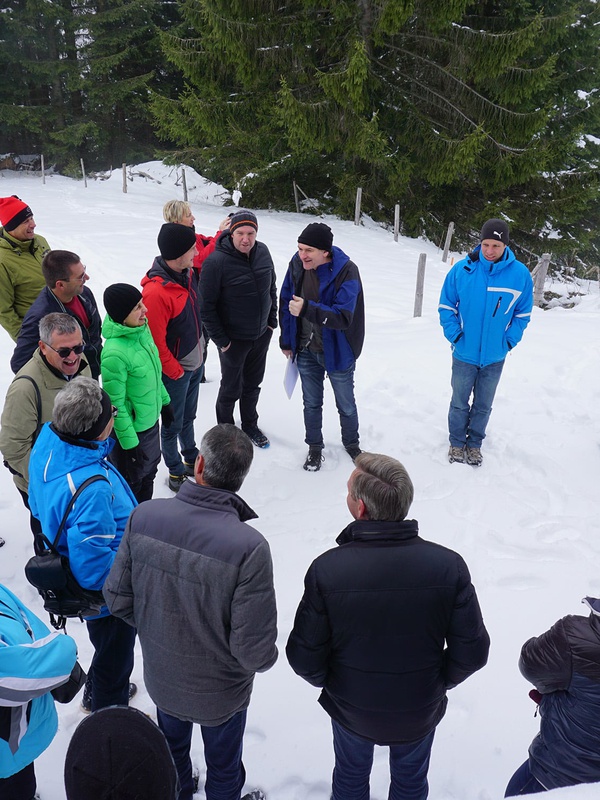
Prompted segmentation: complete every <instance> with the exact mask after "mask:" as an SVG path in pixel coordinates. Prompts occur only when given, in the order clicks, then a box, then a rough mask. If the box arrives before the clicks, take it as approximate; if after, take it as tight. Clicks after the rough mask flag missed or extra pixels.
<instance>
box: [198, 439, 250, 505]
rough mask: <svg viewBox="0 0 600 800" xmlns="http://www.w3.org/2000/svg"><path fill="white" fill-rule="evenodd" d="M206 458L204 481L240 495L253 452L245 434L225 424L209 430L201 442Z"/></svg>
mask: <svg viewBox="0 0 600 800" xmlns="http://www.w3.org/2000/svg"><path fill="white" fill-rule="evenodd" d="M200 455H201V456H202V457H203V458H204V472H203V474H202V477H203V479H204V480H205V481H206V483H207V484H208V485H209V486H212V487H214V488H215V489H227V490H228V491H230V492H237V491H238V490H239V488H240V487H241V485H242V483H243V482H244V478H245V477H246V475H247V474H248V471H249V469H250V465H251V464H252V459H253V457H254V449H253V447H252V442H251V441H250V439H249V438H248V436H246V434H245V433H244V432H243V431H241V430H240V429H239V428H236V426H235V425H230V424H229V423H224V424H221V425H215V427H214V428H211V429H210V430H209V431H206V433H205V434H204V436H203V437H202V441H201V442H200Z"/></svg>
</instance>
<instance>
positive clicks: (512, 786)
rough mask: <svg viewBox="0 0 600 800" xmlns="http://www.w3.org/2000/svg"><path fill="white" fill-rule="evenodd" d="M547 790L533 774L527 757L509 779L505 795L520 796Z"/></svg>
mask: <svg viewBox="0 0 600 800" xmlns="http://www.w3.org/2000/svg"><path fill="white" fill-rule="evenodd" d="M545 791H546V789H545V788H544V787H543V786H542V784H541V783H540V782H539V781H538V780H537V779H536V778H534V777H533V775H532V774H531V770H530V769H529V759H527V761H525V763H524V764H521V766H520V767H519V769H518V770H517V771H516V772H515V774H514V775H513V776H512V778H511V779H510V780H509V782H508V786H507V787H506V792H505V793H504V797H519V796H520V795H523V794H538V793H539V792H545Z"/></svg>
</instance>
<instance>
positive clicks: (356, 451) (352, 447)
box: [344, 444, 362, 461]
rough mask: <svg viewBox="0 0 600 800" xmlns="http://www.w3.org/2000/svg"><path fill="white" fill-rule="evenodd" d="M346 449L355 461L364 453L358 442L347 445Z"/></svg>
mask: <svg viewBox="0 0 600 800" xmlns="http://www.w3.org/2000/svg"><path fill="white" fill-rule="evenodd" d="M344 449H345V451H346V452H347V453H348V455H349V456H350V458H351V459H352V461H354V460H355V459H356V457H357V456H359V455H360V454H361V453H362V450H361V449H360V447H359V446H358V445H357V444H349V445H348V447H345V448H344Z"/></svg>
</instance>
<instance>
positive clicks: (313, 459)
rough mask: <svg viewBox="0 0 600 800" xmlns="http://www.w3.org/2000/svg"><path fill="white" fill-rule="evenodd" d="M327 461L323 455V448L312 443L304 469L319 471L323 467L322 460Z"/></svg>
mask: <svg viewBox="0 0 600 800" xmlns="http://www.w3.org/2000/svg"><path fill="white" fill-rule="evenodd" d="M323 461H325V458H324V457H323V448H322V447H317V446H316V445H311V446H310V447H309V448H308V455H307V456H306V461H305V462H304V465H303V469H305V470H306V471H307V472H318V471H319V470H320V469H321V462H323Z"/></svg>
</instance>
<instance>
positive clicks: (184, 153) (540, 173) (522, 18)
mask: <svg viewBox="0 0 600 800" xmlns="http://www.w3.org/2000/svg"><path fill="white" fill-rule="evenodd" d="M0 2H1V6H0V8H1V10H2V13H0V40H1V42H2V46H1V47H0V67H1V69H2V72H3V75H4V78H3V81H2V82H1V83H0V114H1V119H2V126H1V127H0V152H4V153H7V152H14V153H36V152H43V153H44V154H45V157H46V163H47V164H48V163H52V164H54V165H56V168H57V169H59V170H61V171H63V172H66V173H68V174H75V172H76V170H77V169H78V165H79V159H80V158H83V159H84V160H85V162H86V166H88V168H90V169H108V168H109V167H111V166H112V167H117V166H119V165H120V164H121V163H122V162H127V163H130V164H131V163H135V162H136V161H138V162H139V161H140V160H147V159H148V158H154V157H159V158H165V159H166V160H171V161H172V162H173V163H180V162H183V163H187V164H190V165H191V166H193V167H194V168H196V169H197V170H198V171H199V172H200V173H202V174H204V175H206V176H207V177H208V178H211V179H212V180H215V181H218V182H219V183H222V184H224V185H225V186H227V187H228V188H230V189H231V190H233V189H240V190H241V191H242V195H243V202H244V205H247V206H250V207H257V208H260V207H273V208H281V209H290V210H291V209H293V208H294V207H295V206H294V195H293V190H292V186H293V182H294V181H295V182H296V183H297V184H298V185H299V186H300V187H301V189H302V190H303V192H305V193H306V194H307V195H308V196H309V197H310V198H312V199H313V200H314V203H315V204H316V205H318V208H319V210H321V211H328V212H333V213H336V214H339V215H341V216H343V217H346V218H349V217H351V216H352V215H353V213H354V198H355V193H356V189H357V187H359V186H360V187H362V208H363V211H364V212H366V213H367V214H369V215H370V216H371V217H373V218H374V219H376V220H382V221H386V222H388V223H389V222H390V221H391V220H392V219H393V211H394V206H395V204H399V205H400V220H401V231H402V233H404V234H406V235H411V236H418V235H426V236H428V237H429V238H431V239H432V240H433V241H440V240H441V238H442V236H443V233H444V231H445V229H446V226H447V224H448V222H449V221H454V222H455V224H456V234H457V238H458V241H460V242H461V243H462V244H464V245H466V246H468V244H469V243H470V242H471V241H472V235H473V232H475V231H477V230H478V229H479V228H480V226H481V223H482V222H483V221H484V220H485V219H487V218H489V217H492V216H506V217H507V218H508V219H509V220H510V221H511V227H512V232H513V235H514V238H515V239H516V240H517V241H518V242H519V243H520V245H521V247H522V248H523V253H525V254H527V253H529V255H530V256H531V257H532V258H533V257H534V256H537V255H539V254H540V253H541V252H542V251H544V250H548V251H550V252H552V254H553V258H554V259H555V260H556V261H557V262H559V263H560V264H561V265H562V266H563V267H564V268H567V269H569V270H570V271H572V272H576V273H577V274H586V272H588V271H589V269H590V268H591V267H598V266H599V264H600V234H599V232H598V231H599V227H600V226H599V223H600V186H599V184H600V169H599V161H600V102H599V100H600V89H599V87H598V78H599V75H600V70H599V64H600V47H599V45H600V4H598V3H597V2H596V0H494V1H491V0H490V1H488V0H480V1H479V2H467V0H279V2H273V0H175V2H166V1H161V0H80V2H76V1H75V0H12V2H7V0H0ZM523 253H522V254H523Z"/></svg>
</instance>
